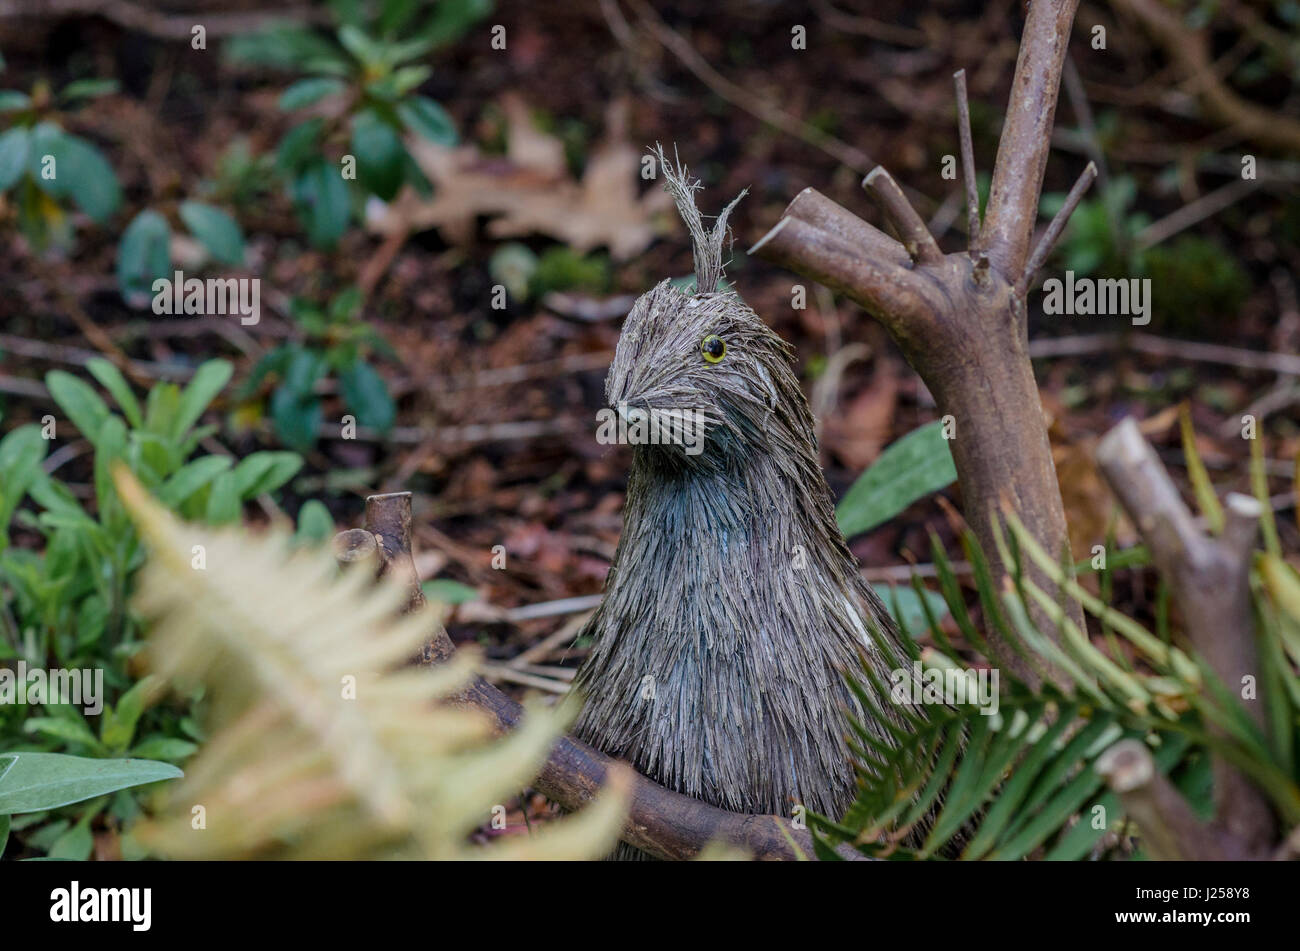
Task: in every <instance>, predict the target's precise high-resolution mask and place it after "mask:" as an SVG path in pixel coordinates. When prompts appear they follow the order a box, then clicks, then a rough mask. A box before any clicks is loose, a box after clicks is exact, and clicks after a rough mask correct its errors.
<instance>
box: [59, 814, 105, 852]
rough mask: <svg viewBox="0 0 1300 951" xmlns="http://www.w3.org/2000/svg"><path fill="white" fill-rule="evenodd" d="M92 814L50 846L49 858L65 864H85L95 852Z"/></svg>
mask: <svg viewBox="0 0 1300 951" xmlns="http://www.w3.org/2000/svg"><path fill="white" fill-rule="evenodd" d="M90 818H91V814H90V813H88V814H87V817H86V818H85V819H82V820H81V821H80V822H78V823H77V824H76V825H74V826H73V827H72V828H71V829H69V830H68V831H67V832H65V833H63V835H61V836H59V837H58V839H56V840H55V842H54V844H53V845H51V846H50V851H49V856H48V857H49V858H51V859H57V860H61V861H65V862H85V861H86V860H87V859H89V858H90V854H91V852H93V851H94V850H95V837H94V836H92V835H91V834H90V822H89V819H90Z"/></svg>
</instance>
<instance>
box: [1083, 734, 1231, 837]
mask: <svg viewBox="0 0 1300 951" xmlns="http://www.w3.org/2000/svg"><path fill="white" fill-rule="evenodd" d="M1096 770H1097V772H1098V773H1099V774H1100V775H1101V776H1102V777H1103V778H1104V779H1105V780H1106V784H1107V785H1108V786H1110V788H1111V789H1112V790H1114V791H1115V793H1116V794H1118V795H1119V798H1120V801H1121V802H1122V803H1123V804H1124V811H1125V812H1126V813H1128V817H1129V818H1130V819H1131V820H1133V822H1134V823H1135V824H1136V825H1137V833H1138V840H1139V841H1140V842H1141V844H1142V851H1143V852H1145V853H1146V856H1147V857H1148V858H1151V859H1156V860H1159V861H1201V862H1204V861H1215V860H1222V859H1226V858H1227V857H1228V856H1227V854H1225V852H1224V850H1223V849H1222V848H1220V846H1219V843H1218V842H1217V841H1216V839H1215V835H1214V831H1213V830H1212V829H1211V828H1210V827H1208V826H1206V825H1205V824H1204V823H1202V822H1199V821H1198V820H1197V818H1196V816H1194V815H1193V814H1192V810H1191V807H1190V806H1188V804H1187V800H1186V799H1184V798H1183V797H1182V794H1181V793H1179V792H1178V790H1177V789H1175V788H1174V785H1173V783H1171V782H1170V781H1169V780H1168V779H1167V778H1166V777H1165V776H1163V775H1161V774H1160V771H1159V770H1157V769H1156V764H1155V760H1154V759H1153V758H1152V756H1151V752H1150V750H1148V749H1147V748H1146V747H1145V746H1144V745H1143V744H1142V743H1141V742H1140V741H1139V740H1120V741H1119V742H1118V743H1116V744H1115V745H1114V746H1112V747H1110V748H1109V749H1108V750H1106V752H1104V753H1102V754H1101V756H1099V757H1097V764H1096Z"/></svg>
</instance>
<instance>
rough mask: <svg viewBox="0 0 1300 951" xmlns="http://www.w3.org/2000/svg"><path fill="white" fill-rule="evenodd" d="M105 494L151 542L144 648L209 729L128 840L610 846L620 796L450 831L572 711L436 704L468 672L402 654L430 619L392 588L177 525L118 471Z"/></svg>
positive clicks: (196, 847) (436, 848) (530, 766)
mask: <svg viewBox="0 0 1300 951" xmlns="http://www.w3.org/2000/svg"><path fill="white" fill-rule="evenodd" d="M116 480H117V486H118V491H119V494H120V496H121V498H122V500H123V503H124V504H125V505H126V507H127V509H128V511H129V512H130V513H131V516H132V517H133V519H134V520H135V521H136V523H137V525H138V526H139V529H140V533H141V536H142V537H143V539H144V540H145V542H146V543H147V546H148V548H149V552H150V555H149V558H148V561H147V562H146V564H145V567H144V569H143V570H142V572H141V577H140V586H139V591H138V595H137V599H136V602H135V606H136V608H137V610H138V611H140V612H141V613H142V614H143V615H145V616H146V617H147V618H148V619H150V620H151V621H152V622H153V632H152V636H151V639H150V644H149V648H148V659H149V662H150V664H151V665H152V667H153V668H154V670H155V671H156V672H158V673H159V674H161V675H163V676H164V677H167V678H169V679H170V680H171V681H173V682H174V683H202V684H204V685H205V686H206V687H207V690H208V692H209V695H210V696H211V697H212V700H213V706H214V713H213V717H214V720H215V723H214V726H215V729H214V730H213V731H212V739H211V740H210V741H209V742H208V743H207V744H205V745H204V747H203V748H202V750H201V751H200V753H199V754H198V755H197V756H196V757H195V759H194V760H193V761H192V762H191V763H190V764H188V767H187V777H186V779H185V780H184V781H183V783H182V784H180V785H179V786H178V787H177V788H176V789H175V791H174V793H173V795H172V796H171V798H170V800H169V801H170V808H169V810H168V811H167V812H165V813H164V814H163V815H162V816H161V817H160V818H159V819H157V820H154V821H151V822H149V823H147V824H145V825H143V826H141V827H138V828H137V835H138V837H139V838H140V839H141V840H142V841H144V842H145V843H146V844H147V845H148V846H150V847H152V848H154V849H156V850H158V851H159V852H161V853H162V854H165V855H170V856H174V857H178V858H192V859H197V858H237V857H258V858H336V859H337V858H439V859H444V858H463V857H497V856H499V857H510V858H521V857H529V856H532V857H539V856H555V855H566V856H570V857H574V856H578V855H581V856H584V857H596V856H599V855H602V854H604V853H605V852H607V851H608V850H609V849H610V848H611V847H612V845H613V844H614V842H615V841H616V839H617V836H618V832H619V829H620V827H621V820H622V816H623V814H624V813H625V808H626V796H625V795H624V794H623V793H617V794H616V793H613V792H611V793H607V794H605V795H604V796H602V797H601V799H600V800H598V802H597V803H596V804H595V805H593V806H592V807H591V808H590V809H588V810H585V811H584V812H583V813H581V814H579V815H578V816H577V817H574V818H570V819H567V820H564V821H563V822H561V823H557V824H556V828H554V829H548V830H547V834H546V836H545V838H544V839H543V838H540V837H539V839H538V840H537V843H536V844H534V843H533V840H532V839H529V840H527V841H521V842H517V843H512V844H511V845H510V847H509V849H506V850H499V849H497V848H488V849H473V848H471V847H470V846H469V845H468V844H467V842H466V838H465V837H466V834H467V833H468V832H469V831H471V830H472V829H474V828H475V827H477V826H479V825H482V824H483V823H485V822H486V821H487V820H488V819H489V818H490V817H491V810H492V807H493V805H494V804H496V803H499V802H501V801H503V800H504V799H505V798H507V797H509V796H511V795H513V794H514V793H515V792H516V791H517V790H518V789H519V788H520V787H521V786H523V785H525V784H527V783H528V781H529V780H531V779H532V778H533V777H534V776H535V775H536V774H537V771H538V770H539V768H540V766H541V764H542V763H543V762H544V760H545V757H546V754H547V751H548V749H549V747H550V745H551V743H552V741H553V740H554V739H555V737H556V736H557V734H558V733H560V732H561V731H562V730H563V728H564V726H565V723H566V720H567V719H568V718H569V717H570V716H571V712H570V711H569V710H567V709H565V710H562V711H559V712H554V711H543V710H533V711H530V713H529V715H528V716H527V717H525V719H524V723H523V725H522V726H521V727H520V728H519V729H518V730H516V731H514V732H512V733H511V734H509V735H507V736H506V737H504V738H502V739H493V736H492V732H493V731H492V727H491V724H490V723H489V722H488V720H487V718H486V717H485V716H484V715H482V714H479V713H477V712H474V711H471V710H468V709H463V708H457V707H455V706H450V705H448V704H446V703H442V702H440V701H445V700H447V699H449V698H451V697H453V696H454V694H455V693H456V692H457V691H458V690H460V689H462V688H463V687H465V686H466V685H467V684H468V683H469V681H470V680H471V678H472V677H473V675H474V668H475V658H474V657H473V656H472V655H471V654H469V653H466V652H461V654H459V655H458V656H457V657H456V658H455V659H454V660H453V661H452V662H451V663H449V664H447V665H445V666H443V667H438V668H433V669H429V668H418V669H417V668H412V667H411V666H409V664H410V660H411V658H413V657H415V656H416V654H417V652H418V650H419V648H420V647H421V646H422V644H423V643H424V641H425V639H426V638H427V636H428V632H429V631H430V630H431V629H432V628H433V627H434V626H435V625H436V624H437V623H439V619H438V617H437V616H436V614H435V613H434V612H433V611H432V609H426V610H423V611H418V612H414V613H411V614H407V615H402V614H400V611H401V609H402V607H403V606H404V605H405V603H406V591H405V590H404V588H403V587H402V586H401V585H400V584H398V583H397V582H394V581H381V582H378V583H376V582H374V581H372V579H370V578H369V576H368V575H366V574H363V573H362V572H361V571H359V570H358V571H351V570H349V571H340V570H339V568H338V566H337V564H336V563H335V561H334V559H333V557H332V555H331V554H330V553H329V552H328V551H324V550H312V549H305V548H293V547H292V546H291V545H290V544H289V539H288V537H287V536H285V535H283V534H276V533H268V534H266V535H263V536H260V537H255V536H253V535H250V534H249V533H247V532H245V531H243V530H240V529H210V528H203V527H199V526H194V525H187V524H183V523H181V522H179V521H177V520H176V519H175V518H174V517H172V516H171V515H170V514H169V513H168V512H167V511H166V510H165V509H163V508H162V507H161V506H159V505H158V504H157V503H155V502H154V501H153V500H152V499H150V498H149V496H148V495H147V494H146V493H145V491H144V490H143V489H142V488H141V487H140V485H139V484H138V483H137V482H136V481H135V480H134V479H133V478H132V477H131V476H130V475H129V473H127V472H126V471H125V470H119V471H118V472H117V474H116Z"/></svg>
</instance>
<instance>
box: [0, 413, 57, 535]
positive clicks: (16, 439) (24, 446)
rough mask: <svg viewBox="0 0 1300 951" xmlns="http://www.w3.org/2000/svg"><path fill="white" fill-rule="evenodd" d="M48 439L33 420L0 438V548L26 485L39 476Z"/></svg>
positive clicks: (28, 485) (24, 492) (25, 491)
mask: <svg viewBox="0 0 1300 951" xmlns="http://www.w3.org/2000/svg"><path fill="white" fill-rule="evenodd" d="M48 447H49V440H47V439H45V438H44V437H43V436H42V435H41V427H39V426H37V425H36V424H35V423H28V424H27V425H25V426H19V427H18V428H17V429H15V430H13V431H12V432H9V433H7V434H6V435H5V436H4V438H0V549H3V548H4V547H5V544H6V533H7V531H8V528H9V519H10V518H11V517H12V515H13V512H14V509H16V508H17V507H18V503H19V502H21V501H22V500H23V496H24V495H25V494H26V493H27V490H28V487H30V486H31V484H32V483H33V482H34V481H35V480H36V479H37V478H38V476H40V475H41V462H42V461H44V459H45V451H46V449H47V448H48Z"/></svg>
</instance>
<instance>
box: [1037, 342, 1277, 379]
mask: <svg viewBox="0 0 1300 951" xmlns="http://www.w3.org/2000/svg"><path fill="white" fill-rule="evenodd" d="M1110 350H1124V351H1136V352H1138V353H1145V354H1149V355H1151V356H1154V357H1176V358H1178V359H1180V360H1193V361H1197V362H1201V363H1219V364H1223V365H1224V366H1233V367H1240V368H1241V369H1243V370H1261V371H1267V372H1270V373H1281V374H1287V375H1289V376H1300V355H1297V354H1294V353H1266V352H1265V353H1261V352H1260V351H1257V350H1246V349H1243V348H1241V347H1225V346H1223V345H1222V344H1217V343H1196V342H1195V341H1191V340H1168V339H1166V338H1164V337H1159V336H1156V335H1155V334H1146V333H1110V334H1073V335H1071V336H1068V337H1042V338H1039V339H1038V340H1033V341H1031V342H1030V344H1029V355H1030V356H1031V357H1033V358H1034V359H1041V358H1044V357H1075V356H1080V355H1083V354H1087V353H1104V352H1107V351H1110Z"/></svg>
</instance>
